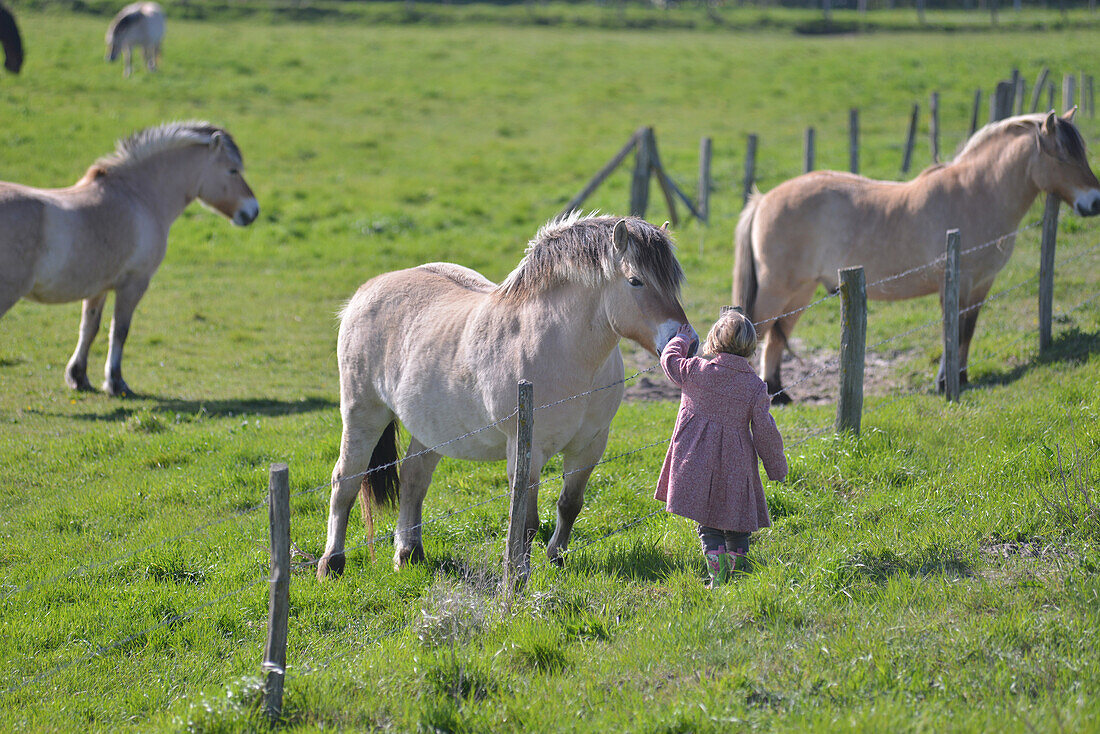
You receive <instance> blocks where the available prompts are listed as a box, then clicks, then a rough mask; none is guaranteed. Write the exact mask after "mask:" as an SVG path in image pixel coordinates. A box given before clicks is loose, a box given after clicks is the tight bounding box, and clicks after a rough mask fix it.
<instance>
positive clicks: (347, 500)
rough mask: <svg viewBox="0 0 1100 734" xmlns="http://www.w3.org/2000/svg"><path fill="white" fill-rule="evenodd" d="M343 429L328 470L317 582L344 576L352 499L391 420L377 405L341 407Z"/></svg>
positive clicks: (382, 408) (389, 415) (353, 500)
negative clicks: (325, 534)
mask: <svg viewBox="0 0 1100 734" xmlns="http://www.w3.org/2000/svg"><path fill="white" fill-rule="evenodd" d="M341 413H342V415H343V420H344V428H343V431H342V433H341V436H340V457H339V458H338V459H337V460H336V466H334V467H333V469H332V494H331V495H330V496H329V509H328V537H327V539H326V541H325V552H324V554H323V555H322V556H321V559H320V560H319V561H318V562H317V578H319V579H323V578H325V577H326V576H330V575H332V576H339V575H340V574H341V573H343V572H344V563H345V557H344V541H345V538H346V535H347V529H348V516H349V515H350V514H351V508H352V507H353V506H354V505H355V495H356V494H358V492H359V487H360V486H361V485H362V483H363V475H364V473H365V472H366V471H367V468H368V467H369V466H370V457H371V454H372V453H373V451H374V447H375V445H376V444H377V443H378V439H379V437H380V436H381V435H382V431H384V430H385V428H386V426H387V425H389V423H390V421H392V420H393V415H392V414H391V413H390V411H389V409H388V408H386V406H384V405H382V404H381V403H375V404H369V405H366V406H362V405H357V406H352V407H347V406H346V405H341Z"/></svg>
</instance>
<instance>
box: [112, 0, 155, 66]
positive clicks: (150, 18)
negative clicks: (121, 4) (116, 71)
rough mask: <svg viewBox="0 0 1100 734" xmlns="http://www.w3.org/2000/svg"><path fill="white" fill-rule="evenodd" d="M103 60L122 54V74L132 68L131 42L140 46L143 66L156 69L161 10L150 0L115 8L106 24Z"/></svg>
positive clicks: (113, 58) (132, 48)
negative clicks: (107, 24)
mask: <svg viewBox="0 0 1100 734" xmlns="http://www.w3.org/2000/svg"><path fill="white" fill-rule="evenodd" d="M104 40H105V41H106V43H107V61H114V60H115V59H117V58H118V57H119V54H121V55H122V61H123V68H122V74H123V76H130V74H131V72H133V64H132V63H131V62H132V55H133V50H134V47H135V46H140V47H141V53H142V55H143V56H144V57H145V68H146V69H148V70H149V71H156V70H157V61H158V60H159V59H160V44H161V41H163V40H164V10H163V9H161V7H160V5H158V4H156V3H151V2H137V3H131V4H130V5H127V6H126V7H125V8H123V9H122V10H120V11H118V15H116V16H115V17H114V19H113V20H112V21H111V24H110V25H109V26H107V36H106V38H105V39H104Z"/></svg>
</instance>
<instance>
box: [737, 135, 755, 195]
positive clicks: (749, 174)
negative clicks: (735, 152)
mask: <svg viewBox="0 0 1100 734" xmlns="http://www.w3.org/2000/svg"><path fill="white" fill-rule="evenodd" d="M756 143H757V137H756V133H749V139H748V143H747V144H746V145H745V195H744V197H743V198H742V199H741V206H744V205H745V204H748V203H749V196H751V195H752V187H753V184H755V183H756Z"/></svg>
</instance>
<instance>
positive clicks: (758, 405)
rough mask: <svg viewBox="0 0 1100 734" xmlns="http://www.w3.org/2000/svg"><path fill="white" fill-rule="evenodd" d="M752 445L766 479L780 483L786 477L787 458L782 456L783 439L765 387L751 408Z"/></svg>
mask: <svg viewBox="0 0 1100 734" xmlns="http://www.w3.org/2000/svg"><path fill="white" fill-rule="evenodd" d="M752 443H753V446H755V447H756V453H757V455H758V456H759V457H760V460H761V461H763V462H764V471H766V472H767V473H768V479H771V480H772V481H774V482H781V481H783V480H784V479H785V478H786V476H787V457H786V456H784V455H783V437H782V436H780V435H779V428H777V427H776V425H775V419H774V418H772V414H771V399H770V398H769V397H768V389H767V387H763V388H762V389H761V390H760V394H759V396H757V398H756V402H755V403H753V406H752Z"/></svg>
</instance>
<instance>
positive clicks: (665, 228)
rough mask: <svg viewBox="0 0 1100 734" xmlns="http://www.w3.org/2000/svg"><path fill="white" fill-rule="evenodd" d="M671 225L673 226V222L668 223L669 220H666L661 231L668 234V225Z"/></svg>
mask: <svg viewBox="0 0 1100 734" xmlns="http://www.w3.org/2000/svg"><path fill="white" fill-rule="evenodd" d="M669 224H671V222H669V221H668V220H667V219H666V220H665V223H664V224H662V225H661V231H662V232H667V231H668V225H669Z"/></svg>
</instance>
